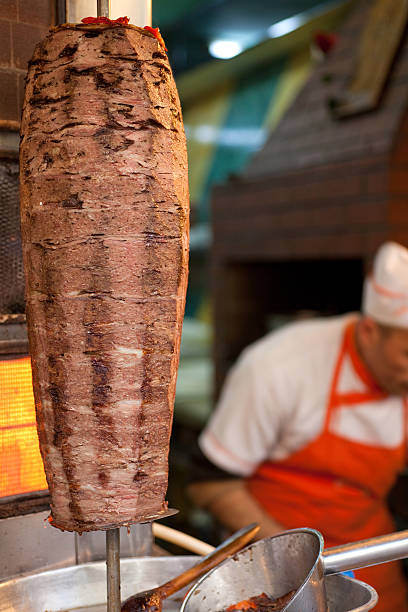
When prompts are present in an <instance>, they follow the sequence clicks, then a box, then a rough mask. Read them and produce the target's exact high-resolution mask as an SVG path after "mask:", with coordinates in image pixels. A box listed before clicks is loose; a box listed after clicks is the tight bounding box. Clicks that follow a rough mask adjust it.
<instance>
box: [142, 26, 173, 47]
mask: <svg viewBox="0 0 408 612" xmlns="http://www.w3.org/2000/svg"><path fill="white" fill-rule="evenodd" d="M143 29H144V30H147V31H148V32H150V34H153V36H155V37H156V38H157V40H158V41H159V43H160V45H161V46H162V47H163V49H164V50H165V51H167V47H166V44H165V42H164V40H163V36H162V35H161V34H160V30H159V28H152V27H150V26H145V27H144V28H143Z"/></svg>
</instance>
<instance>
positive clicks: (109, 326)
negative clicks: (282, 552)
mask: <svg viewBox="0 0 408 612" xmlns="http://www.w3.org/2000/svg"><path fill="white" fill-rule="evenodd" d="M20 182H21V225H22V236H23V251H24V265H25V274H26V310H27V321H28V333H29V342H30V353H31V357H32V368H33V385H34V396H35V403H36V412H37V427H38V432H39V440H40V449H41V454H42V457H43V461H44V466H45V472H46V476H47V481H48V484H49V489H50V493H51V521H52V523H53V524H54V525H55V526H56V527H59V528H61V529H67V530H75V531H86V530H94V529H108V528H111V527H116V526H119V525H126V524H130V523H133V522H139V521H143V520H148V519H149V518H151V517H153V516H155V515H158V514H160V513H161V512H163V511H164V509H165V507H166V503H165V494H166V489H167V475H168V474H167V473H168V466H167V459H168V450H169V438H170V431H171V423H172V413H173V403H174V396H175V385H176V377H177V368H178V360H179V345H180V336H181V327H182V319H183V313H184V304H185V293H186V285H187V262H188V180H187V156H186V144H185V136H184V130H183V124H182V118H181V110H180V103H179V99H178V94H177V90H176V87H175V83H174V80H173V76H172V73H171V69H170V66H169V63H168V59H167V56H166V54H165V52H164V50H163V48H162V46H161V45H160V43H159V41H158V40H157V39H156V38H155V37H154V36H153V35H152V34H151V33H149V32H147V31H146V30H143V29H141V28H137V27H135V26H116V27H109V26H104V25H92V26H89V25H88V26H87V25H76V26H75V25H74V26H73V25H69V24H68V25H66V26H60V27H58V28H55V29H54V30H52V31H51V32H50V34H49V35H48V36H47V37H46V39H45V40H43V41H42V42H41V43H39V45H38V46H37V48H36V50H35V52H34V56H33V58H32V60H31V62H30V65H29V71H28V76H27V84H26V93H25V101H24V108H23V116H22V124H21V149H20Z"/></svg>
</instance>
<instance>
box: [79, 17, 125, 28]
mask: <svg viewBox="0 0 408 612" xmlns="http://www.w3.org/2000/svg"><path fill="white" fill-rule="evenodd" d="M81 21H82V23H92V24H100V23H104V24H106V25H110V26H115V25H127V24H128V23H129V17H118V18H117V19H109V17H84V18H83V19H81Z"/></svg>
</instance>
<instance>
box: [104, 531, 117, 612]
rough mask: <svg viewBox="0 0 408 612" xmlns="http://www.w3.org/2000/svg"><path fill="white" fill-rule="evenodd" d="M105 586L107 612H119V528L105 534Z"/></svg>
mask: <svg viewBox="0 0 408 612" xmlns="http://www.w3.org/2000/svg"><path fill="white" fill-rule="evenodd" d="M106 586H107V594H108V597H107V602H108V608H107V609H108V612H120V528H119V527H118V528H116V529H108V530H107V532H106Z"/></svg>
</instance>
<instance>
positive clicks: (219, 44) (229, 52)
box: [208, 40, 242, 59]
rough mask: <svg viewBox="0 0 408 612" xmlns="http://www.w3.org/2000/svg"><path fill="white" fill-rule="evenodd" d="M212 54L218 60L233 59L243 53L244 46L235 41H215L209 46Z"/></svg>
mask: <svg viewBox="0 0 408 612" xmlns="http://www.w3.org/2000/svg"><path fill="white" fill-rule="evenodd" d="M208 49H209V51H210V54H211V55H212V56H213V57H216V58H218V59H231V57H235V56H236V55H238V54H239V53H241V51H242V45H241V44H240V43H239V42H237V41H235V40H213V41H212V42H210V44H209V45H208Z"/></svg>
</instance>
